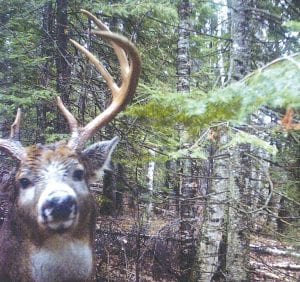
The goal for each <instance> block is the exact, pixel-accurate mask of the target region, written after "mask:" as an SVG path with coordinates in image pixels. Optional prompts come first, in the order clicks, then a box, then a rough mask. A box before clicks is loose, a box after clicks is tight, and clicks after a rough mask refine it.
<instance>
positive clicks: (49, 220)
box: [38, 189, 78, 231]
mask: <svg viewBox="0 0 300 282" xmlns="http://www.w3.org/2000/svg"><path fill="white" fill-rule="evenodd" d="M38 206H39V208H38V214H39V216H38V221H39V224H40V225H41V226H43V227H46V228H48V229H51V230H54V231H64V230H66V229H68V228H69V227H71V226H72V225H73V223H74V222H76V219H77V217H78V216H77V214H78V201H77V197H76V194H75V193H74V192H73V191H72V190H71V189H64V190H58V191H51V192H50V193H45V194H43V195H42V197H41V198H40V201H39V205H38Z"/></svg>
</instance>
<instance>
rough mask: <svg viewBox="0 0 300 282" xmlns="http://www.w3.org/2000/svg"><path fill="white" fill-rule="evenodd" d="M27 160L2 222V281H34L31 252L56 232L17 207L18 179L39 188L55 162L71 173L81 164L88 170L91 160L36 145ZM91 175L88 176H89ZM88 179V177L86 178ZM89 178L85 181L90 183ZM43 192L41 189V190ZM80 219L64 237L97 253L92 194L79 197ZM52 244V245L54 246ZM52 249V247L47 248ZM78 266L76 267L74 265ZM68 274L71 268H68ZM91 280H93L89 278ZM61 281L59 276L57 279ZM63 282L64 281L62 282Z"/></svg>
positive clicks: (60, 147)
mask: <svg viewBox="0 0 300 282" xmlns="http://www.w3.org/2000/svg"><path fill="white" fill-rule="evenodd" d="M26 151H27V158H26V159H25V160H24V161H22V162H21V163H20V166H19V169H18V171H17V173H16V180H15V185H14V191H12V193H13V196H12V197H11V199H12V205H13V207H12V208H11V209H10V210H9V213H8V215H7V218H6V219H5V222H4V223H3V226H2V229H1V236H0V281H1V282H2V281H22V282H29V281H33V278H32V269H31V268H32V266H31V261H30V256H31V252H32V251H33V250H39V249H40V248H42V247H43V245H44V244H45V242H46V241H47V240H49V238H51V236H53V234H54V233H55V232H54V231H51V230H47V229H43V228H41V227H40V226H39V224H38V223H37V221H36V218H35V216H34V213H33V210H32V209H27V207H22V206H19V205H18V199H19V197H20V189H22V188H20V187H19V185H18V184H17V183H18V180H19V179H20V178H21V177H25V176H26V177H28V178H29V179H30V180H31V181H32V182H33V183H35V184H36V185H37V186H43V185H45V183H43V181H45V180H44V179H43V178H42V177H41V175H42V170H43V169H45V167H47V165H50V164H51V163H53V162H59V163H60V164H62V165H63V167H64V168H65V169H66V171H67V172H68V171H69V170H72V167H73V166H76V165H77V164H78V163H79V164H81V165H83V166H84V168H85V170H87V171H88V170H89V168H88V167H87V166H88V161H87V160H85V158H84V155H82V154H77V153H75V152H74V151H72V150H71V149H70V148H68V147H67V146H66V145H65V144H58V145H56V146H53V145H51V146H41V145H34V146H31V147H29V148H27V149H26ZM86 175H88V174H86ZM86 178H87V177H86ZM87 181H88V179H86V180H85V182H87ZM41 189H42V188H41ZM78 206H79V210H80V212H79V220H78V224H77V225H76V226H75V227H74V228H73V227H72V228H70V230H68V231H67V234H62V235H61V236H65V237H66V238H68V240H77V241H78V240H79V241H80V242H81V241H82V242H83V243H88V244H89V246H90V247H91V248H92V250H94V234H95V220H96V214H95V210H96V209H95V203H94V200H93V197H92V195H91V194H90V193H89V194H88V195H87V196H86V197H84V198H79V204H78ZM52 244H53V243H52ZM47 246H48V247H49V248H51V245H50V246H49V245H47ZM75 267H76V266H75ZM65 271H66V272H68V269H65ZM90 279H91V277H90ZM57 281H60V280H59V277H58V278H57ZM62 281H63V280H62ZM66 281H78V280H77V277H69V279H68V280H64V282H66Z"/></svg>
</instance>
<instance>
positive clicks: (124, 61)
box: [57, 10, 141, 150]
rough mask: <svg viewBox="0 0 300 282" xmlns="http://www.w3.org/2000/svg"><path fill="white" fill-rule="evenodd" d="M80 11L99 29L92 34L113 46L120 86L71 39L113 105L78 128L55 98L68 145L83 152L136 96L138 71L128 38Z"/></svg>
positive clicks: (74, 120)
mask: <svg viewBox="0 0 300 282" xmlns="http://www.w3.org/2000/svg"><path fill="white" fill-rule="evenodd" d="M81 11H82V12H83V13H84V14H85V15H86V16H87V17H88V18H89V19H91V20H92V21H93V22H94V23H95V25H96V26H97V27H98V30H93V31H92V33H93V34H96V35H99V36H101V37H102V38H104V39H106V40H108V41H109V42H110V44H111V45H112V47H113V49H114V51H115V53H116V55H117V57H118V60H119V63H120V68H121V79H122V83H121V85H120V86H118V85H117V84H116V83H115V81H114V80H113V78H112V76H111V75H110V73H109V72H108V71H107V70H106V68H105V67H104V66H103V64H102V63H101V62H100V61H99V60H98V59H97V58H96V57H95V56H94V55H93V54H92V53H91V52H90V51H88V50H87V49H86V48H85V47H83V46H82V45H80V44H79V43H77V42H76V41H74V40H70V41H71V42H72V44H73V45H74V46H75V47H76V48H77V49H78V50H80V51H81V52H82V53H83V54H84V55H85V56H86V57H87V58H88V59H89V61H90V62H91V63H92V64H93V65H94V66H95V67H96V69H97V70H98V71H99V72H100V73H101V74H102V76H103V78H104V79H105V81H106V83H107V85H108V88H109V89H110V91H111V94H112V102H111V104H110V105H109V106H108V108H107V109H105V110H104V111H103V112H102V113H101V114H99V115H98V116H97V117H96V118H95V119H93V120H92V121H90V122H89V123H88V124H87V125H86V126H85V127H79V126H78V123H77V120H76V119H75V117H74V116H73V115H72V114H71V113H70V112H69V111H68V110H67V109H66V107H65V106H64V104H63V103H62V101H61V99H60V98H58V99H57V104H58V107H59V109H60V110H61V111H62V113H63V115H64V116H65V118H66V119H67V121H68V124H69V127H70V130H71V134H72V135H71V139H70V140H69V143H68V145H69V146H70V147H71V148H73V149H75V150H80V149H82V147H83V146H84V144H85V143H86V142H87V141H88V140H89V139H90V138H91V137H92V136H93V135H94V134H95V133H96V131H97V130H98V129H100V128H101V127H103V126H104V125H106V124H107V123H108V122H110V121H111V120H112V119H113V118H114V117H115V116H116V115H117V114H118V113H119V112H120V111H121V110H123V108H124V107H125V106H126V105H127V104H128V102H129V101H130V100H131V98H132V96H133V95H134V93H135V90H136V87H137V83H138V79H139V75H140V68H141V61H140V57H139V54H138V51H137V49H136V48H135V46H134V45H133V44H132V43H131V42H130V41H129V40H128V39H127V38H125V37H124V36H121V35H118V34H115V33H113V32H111V31H110V30H109V29H108V27H107V26H106V25H105V24H103V23H102V22H101V21H100V20H99V19H98V18H96V17H95V16H94V15H92V14H91V13H89V12H88V11H85V10H81ZM126 54H127V55H126ZM127 56H128V58H127Z"/></svg>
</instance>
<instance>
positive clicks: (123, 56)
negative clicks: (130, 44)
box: [81, 9, 129, 79]
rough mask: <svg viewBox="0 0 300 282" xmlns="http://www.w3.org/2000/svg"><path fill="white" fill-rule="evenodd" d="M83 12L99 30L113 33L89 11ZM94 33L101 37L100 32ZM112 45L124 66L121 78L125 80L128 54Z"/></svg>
mask: <svg viewBox="0 0 300 282" xmlns="http://www.w3.org/2000/svg"><path fill="white" fill-rule="evenodd" d="M81 12H82V13H83V14H85V15H86V16H87V17H88V18H89V19H91V20H92V21H93V22H94V23H95V24H96V26H97V27H98V28H99V30H102V31H108V32H110V33H111V31H110V30H109V28H108V27H107V26H106V25H105V24H104V23H103V22H102V21H101V20H99V19H98V18H97V17H95V16H94V15H93V14H91V13H90V12H89V11H86V10H83V9H81ZM92 33H93V34H98V35H100V36H101V34H100V33H99V31H98V30H92ZM110 44H111V45H112V47H113V49H114V51H115V53H116V55H117V57H118V60H119V62H120V65H121V66H122V68H121V77H122V79H123V78H124V77H125V73H126V70H127V69H128V67H129V63H128V60H127V57H126V53H125V52H124V50H123V49H122V48H120V47H119V46H118V45H117V44H115V43H114V42H113V41H110Z"/></svg>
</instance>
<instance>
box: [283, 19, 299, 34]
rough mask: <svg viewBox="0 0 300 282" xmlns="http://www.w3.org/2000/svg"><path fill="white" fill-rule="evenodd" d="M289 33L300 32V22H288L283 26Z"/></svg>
mask: <svg viewBox="0 0 300 282" xmlns="http://www.w3.org/2000/svg"><path fill="white" fill-rule="evenodd" d="M283 26H284V27H286V28H287V29H288V30H289V31H294V32H300V22H298V21H288V22H286V23H284V24H283Z"/></svg>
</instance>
